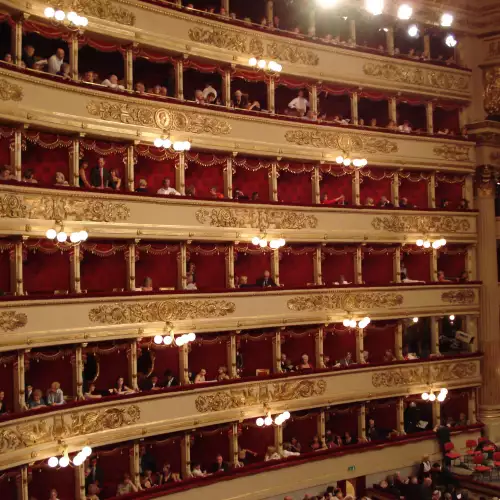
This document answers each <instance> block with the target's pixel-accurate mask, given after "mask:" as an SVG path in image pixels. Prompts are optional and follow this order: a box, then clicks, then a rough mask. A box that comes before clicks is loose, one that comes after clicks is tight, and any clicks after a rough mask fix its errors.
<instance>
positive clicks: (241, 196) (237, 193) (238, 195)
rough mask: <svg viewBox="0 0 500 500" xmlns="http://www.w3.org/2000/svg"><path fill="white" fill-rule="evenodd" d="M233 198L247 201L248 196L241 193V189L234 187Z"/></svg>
mask: <svg viewBox="0 0 500 500" xmlns="http://www.w3.org/2000/svg"><path fill="white" fill-rule="evenodd" d="M233 200H240V201H247V200H248V196H245V194H244V193H243V191H242V190H241V189H238V188H235V190H234V195H233Z"/></svg>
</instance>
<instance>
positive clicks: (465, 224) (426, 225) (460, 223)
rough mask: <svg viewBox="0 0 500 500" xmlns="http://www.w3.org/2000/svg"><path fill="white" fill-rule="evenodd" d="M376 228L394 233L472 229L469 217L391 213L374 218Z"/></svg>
mask: <svg viewBox="0 0 500 500" xmlns="http://www.w3.org/2000/svg"><path fill="white" fill-rule="evenodd" d="M372 226H373V228H374V229H376V230H378V231H380V230H384V231H390V232H392V233H401V234H404V233H457V232H464V231H468V230H469V229H470V222H469V220H467V219H457V218H455V217H450V216H440V215H435V216H434V215H433V216H422V215H391V216H390V217H375V218H374V219H373V220H372Z"/></svg>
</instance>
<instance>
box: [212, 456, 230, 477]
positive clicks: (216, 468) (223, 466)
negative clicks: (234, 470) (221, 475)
mask: <svg viewBox="0 0 500 500" xmlns="http://www.w3.org/2000/svg"><path fill="white" fill-rule="evenodd" d="M228 470H229V464H228V463H227V462H225V461H224V458H222V455H221V454H220V453H219V454H218V455H217V456H216V457H215V463H214V464H213V465H212V473H214V474H215V473H217V472H227V471H228Z"/></svg>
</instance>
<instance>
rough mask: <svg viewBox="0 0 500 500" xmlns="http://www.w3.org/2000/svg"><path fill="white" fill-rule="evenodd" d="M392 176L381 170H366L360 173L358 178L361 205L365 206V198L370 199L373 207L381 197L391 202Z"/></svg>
mask: <svg viewBox="0 0 500 500" xmlns="http://www.w3.org/2000/svg"><path fill="white" fill-rule="evenodd" d="M391 176H392V174H391V173H390V172H385V171H383V170H376V169H371V170H366V171H362V172H361V176H360V181H361V185H360V198H361V204H362V205H365V204H366V200H367V198H372V200H373V202H374V203H375V205H377V203H378V202H379V201H380V198H381V197H382V196H385V197H386V198H387V199H388V200H390V201H392V194H391V193H392V190H391V184H392V178H391Z"/></svg>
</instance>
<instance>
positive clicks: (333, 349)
mask: <svg viewBox="0 0 500 500" xmlns="http://www.w3.org/2000/svg"><path fill="white" fill-rule="evenodd" d="M355 332H356V331H355V330H354V329H353V328H346V327H345V326H343V325H342V324H338V325H330V326H329V327H327V328H325V330H324V338H323V355H324V356H330V363H331V364H335V362H336V361H340V360H341V359H344V358H345V357H346V354H347V353H348V352H350V353H351V354H352V357H353V359H356V333H355Z"/></svg>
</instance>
